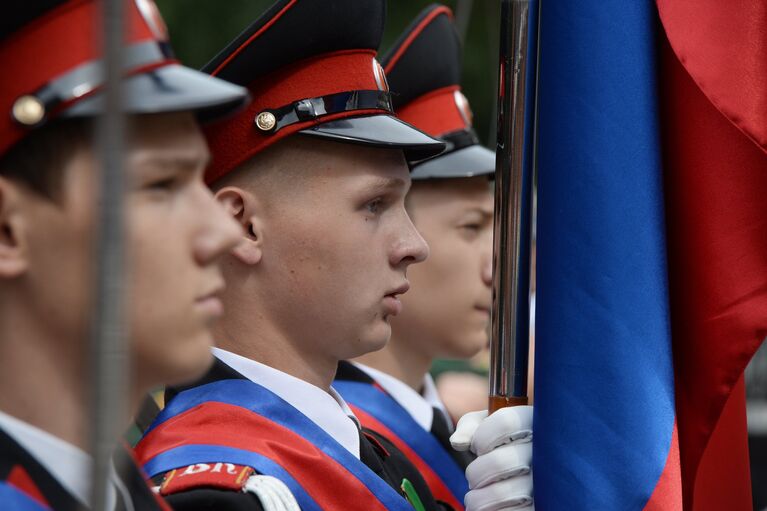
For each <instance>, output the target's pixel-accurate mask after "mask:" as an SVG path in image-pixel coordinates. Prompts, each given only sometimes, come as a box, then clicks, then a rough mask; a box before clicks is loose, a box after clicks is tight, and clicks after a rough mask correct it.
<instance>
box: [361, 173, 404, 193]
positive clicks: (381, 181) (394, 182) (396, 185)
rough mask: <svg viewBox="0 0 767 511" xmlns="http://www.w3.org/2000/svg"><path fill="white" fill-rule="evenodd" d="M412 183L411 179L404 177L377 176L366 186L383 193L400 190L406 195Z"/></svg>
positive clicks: (370, 189)
mask: <svg viewBox="0 0 767 511" xmlns="http://www.w3.org/2000/svg"><path fill="white" fill-rule="evenodd" d="M410 185H411V181H410V179H402V178H399V177H376V178H375V179H374V180H373V181H371V182H370V183H369V184H368V185H367V186H366V188H367V189H368V190H369V191H371V192H372V191H375V192H381V193H383V192H388V191H399V192H402V194H403V195H404V194H407V192H408V191H409V190H410Z"/></svg>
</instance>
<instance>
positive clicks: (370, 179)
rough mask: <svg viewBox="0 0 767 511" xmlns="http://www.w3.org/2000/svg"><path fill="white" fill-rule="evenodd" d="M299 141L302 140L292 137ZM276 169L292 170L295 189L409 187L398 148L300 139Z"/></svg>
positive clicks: (404, 166) (408, 179)
mask: <svg viewBox="0 0 767 511" xmlns="http://www.w3.org/2000/svg"><path fill="white" fill-rule="evenodd" d="M296 138H303V137H296ZM290 149H291V150H290V151H289V154H288V155H286V156H288V157H287V158H285V159H283V160H282V162H281V163H280V165H279V166H280V167H284V166H288V167H290V168H291V169H292V170H293V173H294V175H293V176H292V177H294V178H295V179H298V180H301V181H303V182H296V183H294V186H295V187H296V188H298V189H303V190H307V191H311V190H312V189H313V188H314V187H316V186H323V185H330V186H331V187H335V188H337V189H338V190H347V189H349V188H354V187H360V186H366V187H371V186H385V187H402V188H405V189H407V188H409V186H410V171H409V169H408V166H407V163H406V162H405V158H404V155H403V153H402V151H401V150H400V149H382V148H376V147H370V146H364V145H356V144H348V143H339V142H333V141H326V140H316V139H309V137H305V140H300V141H299V142H298V143H297V144H295V145H293V146H292V147H291V148H290Z"/></svg>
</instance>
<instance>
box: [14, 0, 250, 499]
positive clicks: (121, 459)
mask: <svg viewBox="0 0 767 511" xmlns="http://www.w3.org/2000/svg"><path fill="white" fill-rule="evenodd" d="M125 6H126V11H125V12H126V25H127V26H126V28H127V30H126V35H127V40H126V44H125V52H126V56H127V61H128V67H127V69H126V70H125V72H126V78H125V79H124V88H125V92H126V98H125V99H126V101H125V103H126V110H127V111H128V113H129V114H130V115H129V117H128V127H129V136H128V138H127V140H126V142H127V143H126V147H127V151H126V154H125V158H126V159H125V170H126V174H127V175H126V178H127V183H128V184H127V191H126V192H125V222H126V224H125V236H126V241H127V247H128V253H127V254H126V255H127V256H128V257H127V259H128V262H129V264H128V269H129V270H130V289H131V294H130V297H129V298H128V299H127V300H126V304H127V308H126V314H127V320H128V321H127V322H128V326H129V329H130V332H131V334H130V344H129V350H128V353H129V355H130V361H131V363H132V364H131V372H130V376H131V386H130V393H131V400H132V401H133V404H134V405H135V404H137V403H136V402H135V401H136V399H137V398H138V397H139V396H141V395H142V394H143V393H144V392H146V391H147V390H148V389H149V388H151V387H152V386H155V385H158V384H162V383H174V382H175V383H178V382H182V381H188V380H190V379H193V378H195V377H199V375H200V374H202V373H204V371H205V370H206V369H207V368H208V367H209V365H210V362H211V357H210V354H209V346H210V345H211V343H212V337H211V332H210V324H211V321H212V320H214V319H215V318H217V317H218V316H219V315H220V314H221V303H220V301H218V299H217V298H216V297H215V293H216V292H218V291H219V290H220V288H221V286H222V284H223V281H222V277H221V275H220V271H219V269H218V266H217V259H218V257H219V256H220V255H222V253H224V252H226V251H227V250H228V249H229V248H231V247H232V246H233V245H234V243H235V242H236V241H237V240H238V238H239V228H238V226H237V225H236V223H234V222H232V221H231V219H230V218H228V217H227V216H226V215H225V214H224V212H223V210H222V209H221V207H220V206H219V205H218V204H217V203H216V202H215V201H214V200H213V197H212V195H211V194H210V192H209V191H208V190H207V189H206V187H205V186H204V183H203V181H202V173H203V170H204V168H205V165H206V163H207V161H208V158H209V153H208V150H207V148H206V145H205V142H204V138H203V136H202V133H201V132H200V130H199V128H198V127H197V124H196V122H195V120H194V117H193V113H194V112H200V113H206V114H211V113H214V112H216V113H217V112H223V111H225V110H230V109H232V108H234V107H236V106H240V105H242V103H243V102H244V100H245V98H246V91H245V90H244V89H243V88H241V87H238V86H235V85H232V84H229V83H226V82H224V81H222V80H218V79H215V78H212V77H210V76H207V75H205V74H203V73H199V72H197V71H194V70H191V69H187V68H184V67H182V66H181V65H179V64H178V62H177V61H175V60H174V59H173V56H172V55H171V53H170V50H169V46H168V41H167V37H166V34H165V30H164V26H163V24H162V19H161V18H160V17H159V15H158V13H157V10H156V7H155V6H154V4H153V3H152V2H151V1H150V0H135V1H126V3H125ZM99 10H100V4H99V2H97V1H92V0H68V1H65V0H58V1H55V0H47V1H43V0H35V1H26V2H21V3H16V4H14V5H13V7H12V8H7V9H5V10H4V13H3V16H2V21H1V22H0V31H1V32H0V68H2V69H3V73H4V74H5V76H6V79H4V80H3V84H2V88H1V89H0V111H2V112H3V115H2V116H0V119H1V120H0V339H2V341H0V502H2V505H1V506H0V507H2V508H3V509H4V510H33V509H34V510H50V509H54V510H74V509H82V508H83V507H87V505H88V500H89V496H90V485H91V484H90V479H91V477H90V476H91V459H90V457H89V455H88V454H87V453H86V447H87V444H88V440H89V406H88V404H89V402H90V399H89V398H90V392H89V387H90V385H91V383H90V378H89V371H88V356H87V355H88V346H87V340H88V327H89V321H88V311H89V308H90V307H91V305H92V301H93V299H94V296H93V293H92V289H93V288H94V286H93V278H92V277H93V276H92V273H91V271H92V260H91V259H92V257H91V255H92V252H91V251H92V247H93V241H94V237H95V233H96V227H97V226H96V225H94V218H95V214H94V213H95V211H96V207H95V206H96V204H97V196H96V192H97V189H96V183H97V182H98V179H97V178H98V164H97V157H96V151H95V150H94V148H93V147H92V144H91V138H92V135H93V132H94V123H95V121H94V119H93V116H95V115H98V113H99V111H100V109H101V103H102V101H103V98H102V95H101V94H100V92H101V90H102V88H103V85H104V84H103V79H104V78H103V77H104V73H103V62H102V61H101V49H100V47H99V46H98V45H97V43H96V42H97V41H98V40H99V37H98V35H99V33H100V22H99V20H100V16H99V15H98V14H99ZM114 464H115V467H116V471H115V473H114V474H113V475H112V477H111V479H112V481H113V482H114V483H115V484H114V486H113V488H112V492H111V497H112V498H111V500H112V501H113V502H114V504H115V506H116V507H118V508H120V509H136V510H138V509H161V508H163V509H164V508H166V507H165V504H164V503H163V502H162V501H161V500H159V499H157V498H156V497H155V495H154V494H153V493H152V492H151V490H150V489H149V488H148V487H147V485H146V484H145V482H144V480H143V475H142V474H141V472H140V471H139V470H138V467H136V466H135V465H134V464H133V461H132V458H131V457H130V455H129V454H128V453H127V452H126V451H123V450H119V451H118V452H117V454H116V455H115V459H114Z"/></svg>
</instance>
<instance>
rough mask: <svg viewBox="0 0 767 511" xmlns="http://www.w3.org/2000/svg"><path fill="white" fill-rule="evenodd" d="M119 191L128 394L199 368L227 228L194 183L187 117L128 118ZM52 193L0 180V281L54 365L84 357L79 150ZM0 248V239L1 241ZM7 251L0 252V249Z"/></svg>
mask: <svg viewBox="0 0 767 511" xmlns="http://www.w3.org/2000/svg"><path fill="white" fill-rule="evenodd" d="M129 131H130V136H129V139H128V144H127V147H128V151H127V157H126V160H125V172H126V176H127V183H126V193H125V209H124V215H125V243H126V249H127V252H126V265H127V269H128V273H127V275H126V277H125V284H126V289H127V291H128V295H127V304H126V305H127V307H126V312H127V317H126V324H127V327H128V332H129V338H130V342H131V343H130V351H129V352H130V355H131V360H132V363H133V366H132V376H133V385H134V387H136V386H138V387H139V388H143V389H146V388H147V387H149V386H151V385H156V384H159V383H172V382H179V381H182V380H187V379H190V378H194V377H196V376H198V375H199V374H201V373H202V372H203V371H204V370H205V369H206V368H207V367H208V365H209V363H210V355H209V348H210V346H211V344H212V336H211V333H210V328H211V322H212V321H214V320H215V319H217V318H218V317H219V316H220V315H221V313H222V308H221V303H220V301H218V299H217V298H216V293H218V292H220V291H221V289H222V286H223V279H222V277H221V274H220V271H219V269H218V266H217V264H216V260H217V258H218V257H219V256H220V255H222V254H223V253H225V252H226V251H227V250H228V249H229V248H231V246H233V244H234V243H235V242H236V241H237V239H238V238H239V228H238V226H237V225H236V224H235V223H234V222H232V220H231V219H230V218H228V216H227V215H226V214H225V213H224V211H223V209H222V208H221V207H220V206H219V205H218V204H217V203H216V202H215V201H214V199H213V197H212V195H211V194H210V192H209V191H208V190H207V188H206V187H205V186H204V184H203V182H202V172H203V170H204V168H205V166H206V164H207V161H208V150H207V147H206V145H205V142H204V139H203V138H202V136H201V134H200V132H199V129H198V127H197V125H196V123H195V121H194V118H193V117H192V115H191V114H189V113H179V114H159V115H147V116H136V117H133V118H131V122H130V130H129ZM58 171H60V172H61V179H60V183H59V185H58V186H57V189H56V190H55V194H54V195H55V196H54V197H53V198H51V197H44V196H42V195H41V194H39V193H37V192H34V191H32V190H30V189H28V188H26V187H25V186H24V185H21V184H17V183H8V182H6V183H5V185H7V186H5V187H4V189H5V191H6V192H7V194H6V197H5V198H7V199H9V200H10V202H6V203H5V206H6V208H11V213H10V215H9V214H7V213H6V215H5V219H6V222H9V225H10V226H12V231H13V233H14V236H15V243H16V245H17V249H18V257H17V258H16V263H17V264H16V269H15V270H14V271H12V272H11V273H9V271H8V270H9V269H10V266H9V265H8V261H7V260H6V261H5V264H4V272H3V273H4V275H3V276H4V277H5V278H6V279H7V280H6V282H7V283H10V284H12V285H16V286H17V287H18V293H19V294H18V299H19V300H24V301H25V303H27V304H28V306H29V314H30V317H32V318H34V317H37V318H39V324H38V325H37V328H38V329H40V330H42V331H43V332H44V334H43V335H44V336H49V337H50V338H51V339H56V342H54V343H52V346H50V347H49V348H50V349H51V350H54V352H57V353H60V355H61V357H62V360H66V359H72V358H74V357H79V358H81V359H82V358H84V354H85V353H86V346H87V339H88V326H89V314H90V312H91V311H92V310H93V307H92V305H93V302H92V300H93V294H92V288H93V274H92V272H93V269H94V257H93V246H94V240H95V232H96V227H97V226H96V218H95V211H96V208H97V207H98V201H96V200H95V194H96V193H97V189H98V182H99V173H98V162H97V160H96V152H95V151H94V150H93V148H92V147H91V145H90V144H88V143H83V144H81V147H79V148H78V149H76V150H75V151H74V154H73V156H72V157H71V158H70V159H69V160H68V161H66V162H64V163H62V167H61V168H60V169H58ZM6 241H7V240H6ZM6 248H7V247H6Z"/></svg>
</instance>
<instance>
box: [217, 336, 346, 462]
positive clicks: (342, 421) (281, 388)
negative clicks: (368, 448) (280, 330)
mask: <svg viewBox="0 0 767 511" xmlns="http://www.w3.org/2000/svg"><path fill="white" fill-rule="evenodd" d="M213 355H214V356H215V357H216V358H218V359H219V360H221V361H222V362H224V363H225V364H226V365H228V366H229V367H231V368H232V369H234V370H235V371H237V372H238V373H240V374H242V375H243V376H245V377H246V378H247V379H249V380H251V381H253V382H255V383H258V384H259V385H262V386H263V387H266V388H267V389H269V390H270V391H272V392H274V393H275V394H277V395H278V396H280V397H281V398H282V399H284V400H285V401H287V402H288V403H289V404H290V405H292V406H293V408H295V409H297V410H298V411H299V412H301V413H303V414H304V415H306V416H307V417H308V418H309V419H311V420H312V422H314V423H315V424H317V426H319V427H320V428H322V429H323V430H324V431H325V432H326V433H327V434H329V435H330V436H331V437H333V438H334V439H335V440H336V441H337V442H338V443H340V444H341V445H342V446H344V448H345V449H346V450H347V451H349V452H350V453H352V454H353V455H354V456H356V457H357V458H358V459H359V457H360V438H359V430H358V429H357V428H358V422H357V418H356V417H355V416H354V413H352V411H351V409H350V408H349V406H348V405H347V404H346V401H344V400H343V398H342V397H341V396H340V395H339V394H338V393H337V392H336V391H335V390H334V389H333V388H332V387H331V388H330V391H329V392H325V391H324V390H322V389H321V388H319V387H316V386H314V385H312V384H311V383H308V382H305V381H304V380H301V379H299V378H296V377H294V376H291V375H289V374H287V373H283V372H282V371H279V370H277V369H274V368H273V367H269V366H267V365H264V364H261V363H260V362H256V361H255V360H250V359H249V358H245V357H242V356H240V355H237V354H236V353H232V352H230V351H226V350H222V349H220V348H213Z"/></svg>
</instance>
